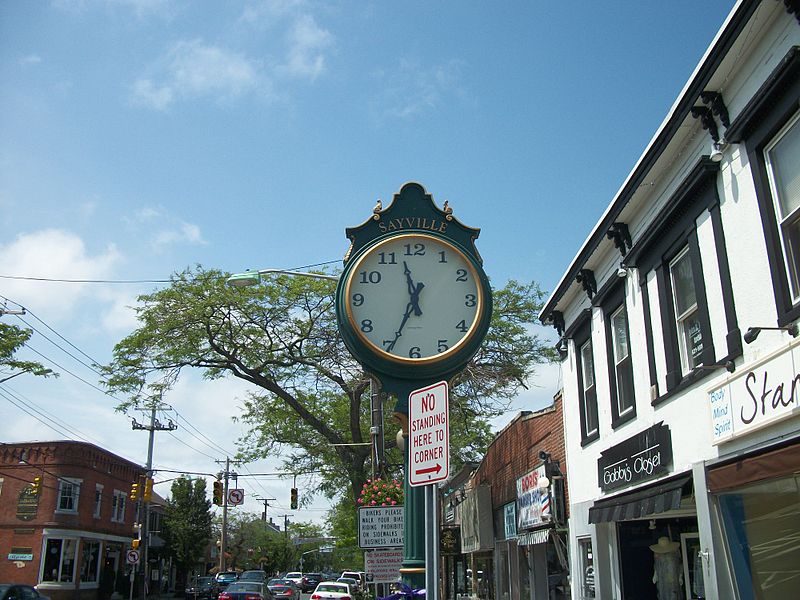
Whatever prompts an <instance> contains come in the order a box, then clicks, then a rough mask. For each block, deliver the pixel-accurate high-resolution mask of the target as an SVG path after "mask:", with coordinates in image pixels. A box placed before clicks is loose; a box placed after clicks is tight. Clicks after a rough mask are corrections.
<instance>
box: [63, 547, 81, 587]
mask: <svg viewBox="0 0 800 600" xmlns="http://www.w3.org/2000/svg"><path fill="white" fill-rule="evenodd" d="M77 550H78V540H75V539H66V540H64V551H63V552H62V553H61V579H60V581H74V576H75V553H76V551H77Z"/></svg>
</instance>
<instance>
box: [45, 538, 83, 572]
mask: <svg viewBox="0 0 800 600" xmlns="http://www.w3.org/2000/svg"><path fill="white" fill-rule="evenodd" d="M77 549H78V540H76V539H74V538H66V539H60V538H49V539H48V540H47V544H46V546H45V558H44V568H43V571H42V581H59V582H62V583H71V582H73V581H75V554H76V552H77Z"/></svg>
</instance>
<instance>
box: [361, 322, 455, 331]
mask: <svg viewBox="0 0 800 600" xmlns="http://www.w3.org/2000/svg"><path fill="white" fill-rule="evenodd" d="M462 323H463V321H462ZM361 331H363V332H364V333H369V332H371V331H372V320H371V319H364V320H363V321H361Z"/></svg>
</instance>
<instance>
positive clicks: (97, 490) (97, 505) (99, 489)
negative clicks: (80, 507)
mask: <svg viewBox="0 0 800 600" xmlns="http://www.w3.org/2000/svg"><path fill="white" fill-rule="evenodd" d="M102 502H103V486H102V485H100V484H99V483H98V484H95V486H94V512H93V513H92V516H93V517H94V518H95V519H99V518H100V510H101V506H102Z"/></svg>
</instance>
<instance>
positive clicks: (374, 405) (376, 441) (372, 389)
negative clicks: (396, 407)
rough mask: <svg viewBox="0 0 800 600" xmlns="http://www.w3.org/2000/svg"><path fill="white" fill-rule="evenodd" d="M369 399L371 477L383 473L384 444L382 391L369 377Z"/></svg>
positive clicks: (373, 477)
mask: <svg viewBox="0 0 800 600" xmlns="http://www.w3.org/2000/svg"><path fill="white" fill-rule="evenodd" d="M369 399H370V403H369V404H370V413H371V415H370V416H371V427H370V428H369V433H370V438H371V439H370V441H371V442H372V448H371V450H372V479H373V481H374V480H375V478H376V477H380V476H382V475H383V471H384V468H385V465H384V462H385V460H384V456H385V444H384V433H383V432H384V425H383V392H381V391H380V386H379V385H378V382H377V381H375V379H370V384H369Z"/></svg>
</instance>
